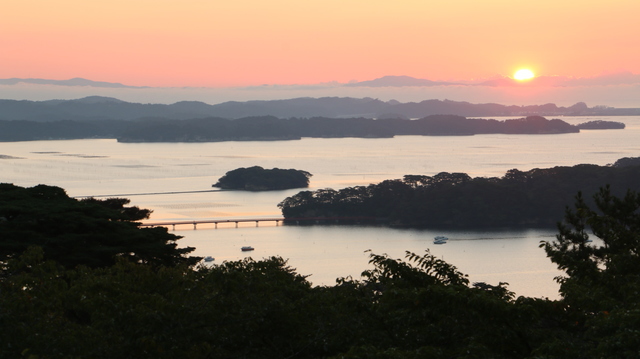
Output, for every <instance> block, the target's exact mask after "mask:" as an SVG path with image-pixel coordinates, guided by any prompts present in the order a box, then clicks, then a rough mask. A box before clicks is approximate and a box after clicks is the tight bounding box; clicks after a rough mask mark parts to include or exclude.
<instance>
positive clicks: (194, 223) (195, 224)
mask: <svg viewBox="0 0 640 359" xmlns="http://www.w3.org/2000/svg"><path fill="white" fill-rule="evenodd" d="M197 225H198V223H196V222H193V229H194V230H196V229H198V228H196V227H197Z"/></svg>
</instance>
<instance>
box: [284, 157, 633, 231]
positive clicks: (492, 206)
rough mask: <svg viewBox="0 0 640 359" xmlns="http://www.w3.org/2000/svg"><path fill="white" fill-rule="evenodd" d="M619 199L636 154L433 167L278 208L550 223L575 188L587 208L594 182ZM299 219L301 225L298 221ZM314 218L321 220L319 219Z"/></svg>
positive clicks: (419, 219) (459, 222) (379, 219)
mask: <svg viewBox="0 0 640 359" xmlns="http://www.w3.org/2000/svg"><path fill="white" fill-rule="evenodd" d="M605 185H608V186H610V189H611V193H612V194H613V195H615V196H619V197H623V196H624V195H625V193H626V191H627V190H632V191H640V159H638V158H623V159H620V160H619V161H617V162H616V163H614V164H612V165H607V166H599V165H593V164H580V165H575V166H572V167H565V166H557V167H553V168H534V169H532V170H529V171H520V170H518V169H511V170H508V171H507V172H506V173H505V175H504V176H502V177H500V178H498V177H489V178H488V177H475V178H472V177H471V176H469V175H468V174H466V173H448V172H441V173H438V174H435V175H433V176H426V175H405V176H404V177H403V178H402V179H392V180H386V181H382V182H380V183H377V184H371V185H368V186H356V187H347V188H343V189H340V190H333V189H330V188H328V189H319V190H316V191H302V192H299V193H298V194H296V195H294V196H291V197H288V198H285V199H284V200H283V201H282V202H281V203H279V204H278V207H279V208H280V209H281V210H282V214H283V216H284V217H285V223H287V219H288V218H289V219H292V218H295V219H296V221H297V222H299V220H300V219H301V218H314V221H313V223H316V222H317V218H319V217H322V218H327V219H331V220H327V223H329V222H331V223H334V222H335V220H338V221H339V222H340V223H349V221H351V220H353V221H357V222H360V223H362V222H363V221H370V222H372V223H375V224H382V225H387V226H391V227H407V228H442V229H446V228H450V229H463V228H467V229H468V228H473V229H478V228H507V227H509V228H535V227H538V228H555V227H556V225H557V222H558V221H559V220H560V219H562V218H563V216H564V213H565V209H566V205H567V203H572V202H573V201H574V199H575V195H576V193H578V192H582V194H583V196H584V201H585V203H587V204H588V205H591V206H593V205H595V203H594V202H593V199H592V197H593V195H594V194H596V193H598V191H599V190H600V188H601V187H603V186H605ZM300 223H302V222H300ZM319 223H322V221H320V222H319Z"/></svg>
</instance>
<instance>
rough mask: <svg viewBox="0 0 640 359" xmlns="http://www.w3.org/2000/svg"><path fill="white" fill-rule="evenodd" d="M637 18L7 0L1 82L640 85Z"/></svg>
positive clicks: (508, 0)
mask: <svg viewBox="0 0 640 359" xmlns="http://www.w3.org/2000/svg"><path fill="white" fill-rule="evenodd" d="M637 14H640V1H637V0H610V1H602V0H597V1H594V0H580V1H577V0H536V1H530V0H483V1H478V0H448V1H425V0H416V1H414V0H396V1H388V0H384V1H381V0H366V1H363V0H340V1H337V0H322V1H320V0H304V1H300V0H269V1H264V0H234V1H216V0H179V1H178V0H126V1H125V0H110V1H103V0H95V1H87V0H53V1H52V0H20V1H17V0H0V33H2V34H3V36H0V79H2V78H45V79H59V80H61V79H70V78H75V77H81V78H86V79H91V80H95V81H106V82H118V83H123V84H127V85H131V86H154V87H208V88H229V87H235V88H238V87H251V86H261V85H265V84H267V85H309V84H327V83H329V84H330V83H336V82H337V83H349V82H354V81H366V80H372V79H375V78H379V77H382V76H388V75H406V76H412V77H415V78H423V79H430V80H437V81H478V80H482V79H491V78H497V77H510V76H513V73H514V72H515V71H516V70H518V69H521V68H528V69H530V70H532V71H533V72H534V73H535V74H536V75H537V76H561V77H568V78H591V77H597V76H602V75H606V74H614V73H620V72H625V71H626V72H629V73H632V74H640V46H638V45H639V44H638V38H640V21H637ZM634 91H637V89H635V88H634ZM636 93H637V92H633V94H636ZM638 107H640V103H639V104H638Z"/></svg>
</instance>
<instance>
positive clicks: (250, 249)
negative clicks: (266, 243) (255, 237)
mask: <svg viewBox="0 0 640 359" xmlns="http://www.w3.org/2000/svg"><path fill="white" fill-rule="evenodd" d="M241 249H242V251H243V252H248V251H252V250H254V249H255V248H253V247H251V246H244V247H242V248H241Z"/></svg>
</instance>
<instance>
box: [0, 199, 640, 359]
mask: <svg viewBox="0 0 640 359" xmlns="http://www.w3.org/2000/svg"><path fill="white" fill-rule="evenodd" d="M594 203H596V207H595V208H592V207H590V206H588V205H587V204H586V203H585V200H584V199H583V198H582V196H581V195H579V196H578V197H577V198H576V207H575V209H574V210H567V216H566V217H567V218H566V221H565V224H564V225H561V226H560V231H559V234H558V236H557V239H556V240H555V241H550V242H543V243H542V244H541V246H542V247H544V249H545V250H546V252H547V254H548V256H549V257H550V259H551V260H552V261H553V262H554V263H556V264H558V266H559V268H560V269H562V270H563V271H564V272H565V275H563V276H561V277H559V278H558V280H559V281H560V283H561V296H562V298H561V300H557V301H551V300H548V299H536V298H526V297H519V298H515V297H514V294H513V293H512V292H510V291H509V290H508V287H507V284H506V283H498V284H495V285H492V284H488V283H470V282H469V279H468V278H467V276H466V275H465V274H463V273H461V272H460V271H459V270H458V269H457V268H456V267H455V266H453V265H451V264H449V263H447V262H445V261H443V260H442V259H439V258H436V257H435V256H433V255H432V254H431V253H429V251H426V252H425V253H423V254H416V253H411V252H407V253H406V256H405V258H404V259H396V258H391V257H389V256H387V255H380V254H374V253H370V265H371V268H369V269H367V270H365V271H364V272H363V273H362V276H361V278H360V279H354V278H350V277H349V278H339V279H337V281H336V284H335V285H334V286H322V287H314V286H312V285H311V284H310V283H309V281H308V280H307V278H306V277H305V276H302V275H299V274H297V273H296V271H295V269H293V268H291V267H290V266H288V264H287V261H286V260H284V259H282V258H280V257H270V258H265V259H262V260H259V261H255V260H253V259H251V258H246V259H244V260H240V261H231V262H224V263H222V264H217V265H213V266H198V267H193V266H189V265H188V263H183V264H178V265H175V266H158V265H148V264H140V263H136V262H135V261H131V260H127V259H126V257H122V256H120V257H117V258H116V259H115V262H114V264H113V265H110V266H102V267H96V268H90V267H87V266H84V265H79V266H75V267H73V268H70V267H68V266H67V267H66V268H65V266H64V265H62V264H61V263H60V262H57V261H55V260H52V259H47V258H46V252H45V251H44V250H43V248H42V247H30V248H29V249H27V250H26V251H24V252H22V253H21V254H20V255H15V256H9V257H7V258H5V259H3V260H2V264H3V267H2V274H3V275H2V276H0V328H3V330H0V357H20V356H23V357H30V358H86V357H89V358H116V357H117V358H354V359H355V358H443V359H444V358H514V359H515V358H532V359H534V358H536V359H540V358H549V359H550V358H571V359H575V358H632V357H637V354H638V353H640V344H639V343H640V342H639V340H638V335H637V333H638V331H639V330H640V325H639V324H638V323H640V308H639V304H640V300H639V299H638V295H637V294H638V292H639V291H640V265H639V264H638V263H640V261H639V259H640V258H638V256H639V255H640V254H639V253H640V236H639V235H638V233H639V232H638V231H639V229H640V228H639V227H640V194H638V193H636V192H632V191H629V192H628V193H627V195H626V196H624V197H623V198H618V197H615V196H613V195H612V194H611V191H610V189H609V188H604V189H602V190H601V191H600V192H599V193H598V194H597V195H596V196H595V199H594ZM591 233H592V234H593V236H594V238H591V237H590V236H591ZM590 240H591V242H590Z"/></svg>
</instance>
